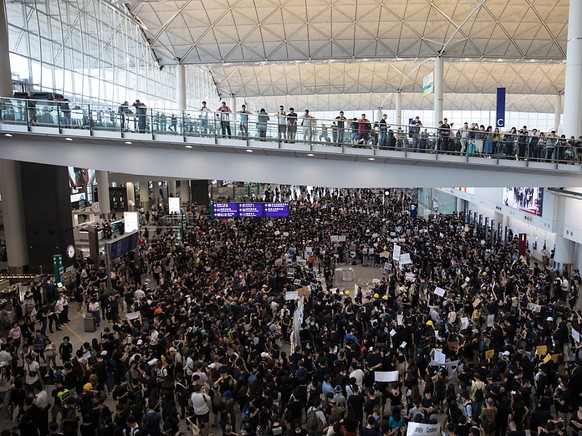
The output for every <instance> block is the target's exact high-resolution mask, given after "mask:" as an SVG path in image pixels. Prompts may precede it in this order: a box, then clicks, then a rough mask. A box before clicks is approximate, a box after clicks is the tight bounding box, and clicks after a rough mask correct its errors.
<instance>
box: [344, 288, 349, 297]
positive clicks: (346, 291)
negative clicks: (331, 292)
mask: <svg viewBox="0 0 582 436" xmlns="http://www.w3.org/2000/svg"><path fill="white" fill-rule="evenodd" d="M344 294H346V296H348V297H349V296H350V291H348V290H347V289H346V290H345V292H344Z"/></svg>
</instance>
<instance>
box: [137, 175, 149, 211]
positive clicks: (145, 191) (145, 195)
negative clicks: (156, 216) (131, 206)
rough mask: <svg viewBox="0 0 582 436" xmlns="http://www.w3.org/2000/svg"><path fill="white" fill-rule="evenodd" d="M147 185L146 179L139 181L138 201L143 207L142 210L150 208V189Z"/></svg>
mask: <svg viewBox="0 0 582 436" xmlns="http://www.w3.org/2000/svg"><path fill="white" fill-rule="evenodd" d="M148 185H149V183H148V181H147V180H141V181H140V182H139V201H140V207H141V208H143V210H144V212H145V211H147V210H150V190H149V186H148Z"/></svg>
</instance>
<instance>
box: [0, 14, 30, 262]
mask: <svg viewBox="0 0 582 436" xmlns="http://www.w3.org/2000/svg"><path fill="white" fill-rule="evenodd" d="M3 7H4V5H2V8H3ZM0 193H1V194H2V217H3V221H4V234H5V237H6V251H7V253H8V269H9V270H10V272H11V273H22V272H24V271H23V270H24V269H25V268H26V266H27V265H28V247H27V242H26V228H25V225H24V208H23V203H22V190H21V185H20V163H19V162H16V161H13V160H5V159H0Z"/></svg>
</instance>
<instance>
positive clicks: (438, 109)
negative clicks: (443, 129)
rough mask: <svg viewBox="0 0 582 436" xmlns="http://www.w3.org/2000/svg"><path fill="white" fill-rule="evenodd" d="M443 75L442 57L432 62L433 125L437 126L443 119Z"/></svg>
mask: <svg viewBox="0 0 582 436" xmlns="http://www.w3.org/2000/svg"><path fill="white" fill-rule="evenodd" d="M443 75H444V60H443V57H442V56H438V57H437V58H435V60H434V75H433V86H434V116H433V124H434V126H435V127H439V126H437V124H438V122H439V121H442V119H443V101H444V96H443V80H444V79H443Z"/></svg>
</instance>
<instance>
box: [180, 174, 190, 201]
mask: <svg viewBox="0 0 582 436" xmlns="http://www.w3.org/2000/svg"><path fill="white" fill-rule="evenodd" d="M180 201H182V202H187V203H189V202H190V180H187V179H182V180H180Z"/></svg>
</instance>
